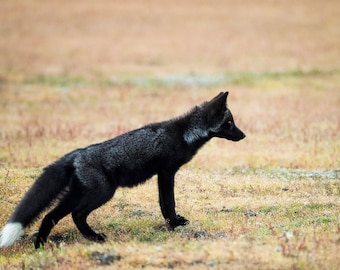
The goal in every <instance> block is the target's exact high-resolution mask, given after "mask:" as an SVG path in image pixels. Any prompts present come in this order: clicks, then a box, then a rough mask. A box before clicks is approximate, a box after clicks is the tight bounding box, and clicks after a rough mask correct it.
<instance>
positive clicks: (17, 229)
mask: <svg viewBox="0 0 340 270" xmlns="http://www.w3.org/2000/svg"><path fill="white" fill-rule="evenodd" d="M23 234H24V228H23V226H22V224H21V223H19V222H13V223H12V222H10V223H7V224H6V226H5V227H4V228H3V229H2V231H1V233H0V247H8V246H10V245H12V244H13V243H14V241H15V240H17V239H19V238H20V236H22V235H23Z"/></svg>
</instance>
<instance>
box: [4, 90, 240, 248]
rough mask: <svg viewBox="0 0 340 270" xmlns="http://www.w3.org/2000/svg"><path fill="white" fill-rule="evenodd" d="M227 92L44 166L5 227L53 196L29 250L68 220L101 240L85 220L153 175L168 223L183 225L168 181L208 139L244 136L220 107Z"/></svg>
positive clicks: (29, 217) (26, 220) (25, 220)
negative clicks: (124, 189) (119, 190)
mask: <svg viewBox="0 0 340 270" xmlns="http://www.w3.org/2000/svg"><path fill="white" fill-rule="evenodd" d="M227 96H228V92H225V93H220V94H219V95H218V96H216V97H215V98H214V99H212V100H211V101H210V102H205V103H203V104H202V105H200V106H196V107H195V108H193V109H192V110H191V111H190V112H189V113H187V114H185V115H183V116H181V117H178V118H175V119H172V120H169V121H165V122H160V123H153V124H150V125H147V126H144V127H142V128H139V129H136V130H133V131H130V132H127V133H125V134H122V135H120V136H118V137H116V138H113V139H111V140H108V141H105V142H102V143H99V144H94V145H90V146H88V147H86V148H82V149H77V150H75V151H73V152H71V153H69V154H67V155H65V156H64V157H62V158H61V159H59V160H58V161H56V162H55V163H53V164H51V165H49V166H48V167H46V168H45V169H44V171H43V173H42V174H41V176H40V177H39V178H38V179H37V180H36V182H35V184H34V185H33V186H32V188H31V189H30V190H29V191H28V192H27V193H26V195H25V196H24V198H23V199H22V201H21V202H20V204H19V205H18V206H17V208H16V209H15V211H14V213H13V215H12V217H11V219H10V222H12V223H14V222H18V223H21V224H22V225H23V227H26V226H27V225H29V224H30V223H32V221H33V220H34V219H35V218H36V217H37V216H38V215H39V213H40V212H41V211H42V210H43V209H45V208H46V207H48V206H49V205H50V204H51V202H52V201H53V200H55V199H56V197H57V196H58V195H60V194H61V195H62V196H61V199H60V200H59V203H58V205H57V206H56V207H55V208H54V209H53V210H52V211H51V212H49V213H48V214H47V215H46V216H45V217H44V219H43V221H42V224H41V227H40V230H39V233H38V235H37V238H36V242H35V247H36V248H38V247H40V246H41V245H43V244H44V243H45V242H46V239H47V237H48V235H49V233H50V231H51V229H52V228H53V227H54V226H55V225H56V224H57V223H58V221H59V220H60V219H62V218H63V217H65V216H66V215H68V214H70V213H72V218H73V220H74V223H75V224H76V226H77V228H78V229H79V231H80V232H81V233H82V234H83V235H84V237H86V238H88V239H90V240H93V241H98V242H101V241H104V240H105V236H104V235H103V234H97V233H95V232H94V231H93V230H92V229H91V228H90V226H89V225H88V224H87V222H86V218H87V216H88V215H89V214H90V213H91V212H92V211H93V210H94V209H96V208H98V207H100V206H101V205H103V204H104V203H106V202H107V201H108V200H110V199H111V198H112V196H113V195H114V193H115V190H116V189H117V188H118V187H133V186H136V185H138V184H141V183H143V182H145V181H146V180H147V179H149V178H150V177H152V176H153V175H155V174H157V175H158V186H159V203H160V207H161V211H162V214H163V216H164V218H165V220H167V222H168V224H169V225H170V226H171V227H172V228H175V227H176V226H180V225H186V224H188V223H189V221H188V220H187V219H185V218H184V217H182V216H180V215H177V213H176V211H175V199H174V177H175V174H176V172H177V171H178V169H179V168H180V167H181V166H182V165H183V164H185V163H186V162H188V161H189V160H191V159H192V157H193V156H194V155H195V154H196V152H197V151H198V149H199V148H200V147H202V146H203V145H204V144H205V143H206V142H207V141H209V140H210V139H211V138H213V137H220V138H226V139H228V140H232V141H238V140H241V139H243V138H244V137H245V135H244V134H243V132H242V131H241V130H239V129H238V128H237V127H236V125H235V124H234V121H233V117H232V114H231V112H230V111H229V109H228V108H227V107H226V99H227Z"/></svg>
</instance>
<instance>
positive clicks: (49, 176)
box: [0, 155, 74, 248]
mask: <svg viewBox="0 0 340 270" xmlns="http://www.w3.org/2000/svg"><path fill="white" fill-rule="evenodd" d="M73 173H74V167H73V157H72V155H71V156H65V157H63V158H62V159H60V160H58V161H57V162H56V163H53V164H51V165H49V166H48V167H46V168H45V169H44V171H43V173H42V174H41V175H40V176H39V177H38V178H37V180H36V181H35V183H34V184H33V186H32V187H31V188H30V189H29V190H28V191H27V193H26V194H25V196H24V198H23V199H22V200H21V202H20V203H19V204H18V206H17V207H16V209H15V210H14V212H13V214H12V216H11V218H10V219H9V221H8V223H7V224H6V225H5V227H4V228H3V229H2V231H1V233H0V248H1V247H7V246H10V245H12V244H13V243H14V242H15V241H16V240H17V239H19V238H20V236H22V235H23V233H24V228H25V227H27V226H28V225H30V224H31V223H32V222H33V221H34V220H35V219H36V218H37V217H38V216H39V214H40V213H41V212H42V211H43V210H44V209H45V208H47V207H48V206H49V205H50V204H51V203H52V202H53V201H54V200H55V199H56V198H57V197H58V195H59V194H61V193H62V191H63V190H65V188H66V187H67V186H68V185H69V183H70V180H71V178H72V174H73Z"/></svg>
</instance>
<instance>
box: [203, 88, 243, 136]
mask: <svg viewBox="0 0 340 270" xmlns="http://www.w3.org/2000/svg"><path fill="white" fill-rule="evenodd" d="M228 94H229V92H221V93H220V94H218V95H217V96H216V97H214V98H213V99H212V100H211V101H208V102H206V103H205V104H204V107H205V109H206V110H207V122H208V126H209V135H210V136H211V137H218V138H225V139H227V140H231V141H235V142H237V141H239V140H242V139H243V138H245V137H246V135H245V134H244V133H243V132H242V131H241V130H240V129H239V128H238V127H237V126H236V125H235V123H234V119H233V116H232V114H231V112H230V110H229V109H228V108H227V105H226V102H227V97H228Z"/></svg>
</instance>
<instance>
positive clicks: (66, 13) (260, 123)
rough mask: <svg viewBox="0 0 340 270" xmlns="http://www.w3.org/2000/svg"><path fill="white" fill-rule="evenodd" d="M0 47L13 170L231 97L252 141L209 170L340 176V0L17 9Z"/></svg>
mask: <svg viewBox="0 0 340 270" xmlns="http://www.w3.org/2000/svg"><path fill="white" fill-rule="evenodd" d="M0 37H1V38H0V105H1V107H0V124H1V126H2V128H1V131H0V135H1V141H2V142H1V147H2V149H3V151H1V152H2V154H0V162H1V164H3V166H5V167H7V166H19V167H22V166H24V167H30V166H43V165H46V161H53V160H54V159H55V158H57V157H59V156H60V155H62V154H64V153H65V152H68V151H69V150H72V149H73V148H74V147H80V146H85V145H87V144H89V143H92V142H94V141H100V140H105V139H108V138H110V137H112V136H116V135H118V134H120V133H122V132H125V131H127V130H130V129H133V128H136V127H139V126H141V125H144V124H146V123H149V122H153V121H160V120H164V119H167V118H171V117H175V116H177V115H180V114H182V113H184V112H186V111H187V110H189V109H190V108H191V107H192V106H194V105H196V104H199V103H201V102H203V101H205V100H209V99H211V98H212V97H213V96H215V95H216V94H217V93H219V92H220V91H222V90H223V91H224V90H229V91H230V96H229V105H230V108H231V109H232V111H233V113H234V116H235V119H236V123H237V124H238V126H239V127H240V128H241V129H242V130H244V132H245V133H246V134H247V135H248V136H247V139H246V140H244V141H242V142H240V143H238V144H231V143H229V144H228V145H226V143H225V142H221V141H220V140H218V141H217V142H214V143H213V144H212V146H210V148H208V150H205V151H206V152H204V154H203V155H202V159H203V160H209V157H210V158H211V161H212V162H211V163H212V164H215V165H214V166H222V167H223V166H225V164H228V162H230V164H228V166H231V167H232V166H241V167H245V166H246V167H247V166H254V167H258V166H260V167H261V166H274V167H277V166H279V167H289V168H316V169H331V168H333V169H334V168H337V169H339V167H340V166H339V164H340V160H339V151H340V138H339V130H340V120H339V119H340V109H339V107H340V106H339V105H340V92H339V91H340V89H339V83H340V69H339V68H340V49H339V48H340V1H337V0H329V1H327V2H325V1H321V0H301V1H293V0H259V1H252V0H245V1H233V0H212V1H201V0H197V1H188V0H184V1H180V2H174V1H168V0H163V1H158V0H148V1H137V0H126V1H111V0H101V1H83V0H74V1H64V0H58V1H39V0H28V1H20V0H11V1H2V2H1V3H0ZM221 144H223V145H221ZM38 145H40V147H39V146H38ZM219 149H226V150H225V151H223V153H222V155H220V156H219V158H218V160H219V161H216V159H215V154H216V152H217V151H218V150H219ZM201 161H202V160H199V162H201ZM197 164H199V163H197ZM207 164H208V165H209V166H212V164H210V163H207ZM216 164H218V165H216ZM223 164H224V165H223ZM203 166H204V165H203Z"/></svg>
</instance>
